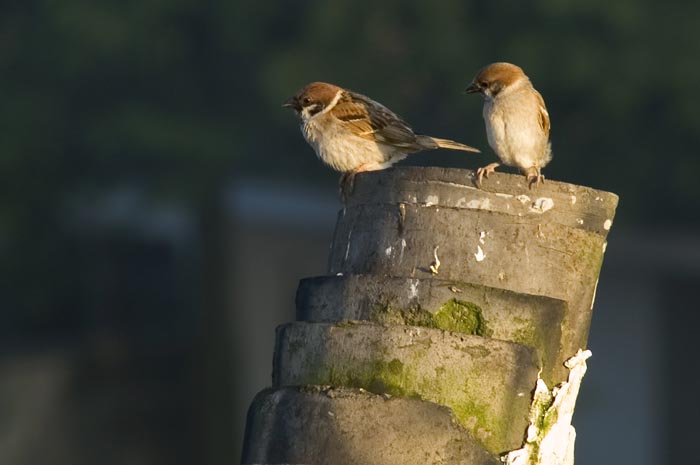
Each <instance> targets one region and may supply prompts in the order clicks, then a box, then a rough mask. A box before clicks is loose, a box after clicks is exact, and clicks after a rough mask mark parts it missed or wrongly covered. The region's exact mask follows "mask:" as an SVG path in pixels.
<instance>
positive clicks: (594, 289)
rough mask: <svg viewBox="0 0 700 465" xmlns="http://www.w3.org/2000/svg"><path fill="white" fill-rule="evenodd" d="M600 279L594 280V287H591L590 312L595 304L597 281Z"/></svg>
mask: <svg viewBox="0 0 700 465" xmlns="http://www.w3.org/2000/svg"><path fill="white" fill-rule="evenodd" d="M599 279H600V278H598V279H596V280H595V286H593V298H592V299H591V310H593V305H594V304H595V295H596V293H597V292H598V280H599Z"/></svg>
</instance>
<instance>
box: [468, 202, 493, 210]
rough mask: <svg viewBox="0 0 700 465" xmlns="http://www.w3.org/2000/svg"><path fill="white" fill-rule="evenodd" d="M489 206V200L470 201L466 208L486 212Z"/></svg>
mask: <svg viewBox="0 0 700 465" xmlns="http://www.w3.org/2000/svg"><path fill="white" fill-rule="evenodd" d="M490 206H491V201H490V200H489V199H472V200H470V201H469V202H467V208H474V209H478V210H488V209H489V207H490Z"/></svg>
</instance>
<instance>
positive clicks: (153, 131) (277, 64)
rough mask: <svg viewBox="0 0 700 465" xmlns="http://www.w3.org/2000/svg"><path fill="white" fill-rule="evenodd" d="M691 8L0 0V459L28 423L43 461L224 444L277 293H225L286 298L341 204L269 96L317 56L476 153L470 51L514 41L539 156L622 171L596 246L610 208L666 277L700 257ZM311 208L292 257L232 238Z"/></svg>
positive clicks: (318, 70) (130, 458)
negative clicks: (539, 135) (529, 87)
mask: <svg viewBox="0 0 700 465" xmlns="http://www.w3.org/2000/svg"><path fill="white" fill-rule="evenodd" d="M699 25H700V3H698V2H697V1H691V0H685V1H684V0H675V1H672V2H653V1H650V0H644V1H631V0H617V1H614V2H610V1H607V0H606V1H602V0H587V1H565V0H540V1H524V2H505V1H501V0H491V1H472V2H464V1H459V0H443V1H440V2H426V1H414V0H403V1H398V0H390V1H373V2H368V1H358V0H353V1H350V0H338V1H332V2H322V1H306V2H302V1H286V2H258V1H246V0H238V1H223V0H208V1H193V0H141V1H131V0H122V1H106V0H102V1H87V0H44V1H40V0H37V1H25V2H20V1H6V2H3V4H2V6H0V101H1V102H2V103H1V105H0V173H1V176H2V180H3V182H2V187H0V193H1V194H0V274H1V279H0V283H1V284H0V285H1V286H2V287H1V288H0V290H1V294H0V295H1V296H2V301H1V305H2V312H1V313H0V336H1V337H2V339H1V341H2V348H3V351H2V354H1V355H2V356H1V357H0V361H1V363H2V367H4V370H5V373H8V375H7V377H6V381H5V382H4V383H0V396H2V398H0V402H2V403H5V404H7V405H10V406H14V407H12V409H10V411H11V412H12V414H8V415H7V416H5V418H4V419H2V420H0V461H2V462H3V463H7V464H14V463H18V464H19V463H39V462H36V461H33V460H34V459H31V457H34V455H33V454H37V453H39V450H40V449H41V447H39V448H38V449H39V450H37V446H40V445H41V444H42V443H43V444H45V446H46V447H48V448H49V450H51V451H52V452H51V454H52V456H54V458H55V461H54V462H52V463H71V464H76V463H94V462H95V460H99V462H100V463H108V464H109V463H114V464H132V463H135V464H141V463H148V464H160V463H183V464H184V463H211V464H214V463H217V464H218V463H222V464H223V463H237V460H238V457H237V456H236V454H237V453H238V447H239V443H240V440H241V437H240V435H241V434H242V433H241V429H240V428H242V426H241V425H240V423H241V422H242V418H241V415H240V411H239V410H236V409H234V408H233V407H232V405H234V404H235V403H236V401H235V399H232V396H233V394H231V393H235V392H237V390H238V391H240V390H241V389H242V388H241V385H243V384H245V383H246V382H247V379H248V375H247V374H246V372H245V371H241V370H239V369H238V368H237V367H238V365H237V360H240V359H241V358H244V355H242V353H245V352H246V350H245V347H243V346H240V345H239V346H237V345H236V344H235V343H234V342H235V341H234V342H232V341H231V339H232V337H233V336H232V334H233V333H235V328H237V327H246V325H253V326H255V325H257V326H256V327H258V326H259V324H258V323H256V322H255V321H252V320H251V321H248V320H246V318H248V317H249V313H256V314H259V313H265V312H271V313H272V314H274V315H276V316H267V317H265V318H267V319H268V320H269V322H268V323H267V324H266V325H264V326H262V329H260V331H261V334H264V335H265V336H266V337H268V338H269V340H266V344H267V345H268V346H269V345H270V344H271V341H272V334H273V329H274V323H275V322H281V321H286V320H289V319H291V318H293V313H290V312H289V311H288V310H285V311H286V312H287V313H284V312H282V313H280V314H279V315H278V314H277V313H274V312H276V311H277V310H276V309H275V308H262V307H261V308H241V307H235V306H233V307H232V304H231V302H232V300H231V296H232V295H234V294H236V293H237V292H238V290H240V289H242V287H241V286H243V284H242V283H243V282H245V283H247V284H245V285H246V286H253V285H254V284H255V283H256V282H257V283H264V284H265V286H266V287H267V290H268V292H271V293H273V294H276V295H279V296H280V301H284V302H285V305H289V306H290V308H291V305H292V303H293V287H294V286H295V284H296V280H297V279H298V278H301V277H303V275H302V274H301V273H307V274H323V272H324V268H323V263H324V260H325V253H326V250H327V244H328V241H329V240H330V233H331V232H332V222H333V221H334V216H333V215H334V213H332V211H333V209H334V208H337V207H339V204H338V202H337V199H336V186H337V184H336V182H337V174H335V173H332V172H330V171H329V170H328V169H327V168H325V167H324V166H321V164H320V163H319V162H318V160H317V159H316V157H315V156H314V154H313V152H312V150H311V149H310V148H309V147H308V146H307V145H306V144H305V142H304V141H303V139H302V137H301V134H300V133H299V129H298V124H297V121H296V120H295V118H294V116H293V114H291V112H289V111H285V110H284V109H282V108H281V107H280V105H281V102H282V101H283V100H284V99H285V98H286V97H288V96H290V95H291V94H293V93H295V92H296V91H297V90H298V89H299V88H300V87H301V86H303V85H304V84H306V83H307V82H310V81H315V80H324V81H329V82H333V83H336V84H339V85H341V86H344V87H348V88H351V89H353V90H356V91H358V92H361V93H364V94H367V95H369V96H371V97H372V98H375V99H377V100H379V101H381V102H382V103H384V104H385V105H387V106H388V107H389V108H391V109H393V110H394V111H396V112H397V113H399V114H400V115H402V116H403V117H404V118H405V119H406V120H408V121H409V122H410V123H411V124H412V125H413V126H414V128H416V130H417V131H419V132H422V133H427V134H431V135H435V136H439V137H446V138H452V139H455V140H459V141H462V142H465V143H467V144H470V145H474V146H477V147H480V148H481V149H482V151H483V153H482V154H480V155H471V154H470V155H465V154H462V153H458V152H449V151H439V152H427V153H423V154H419V155H415V156H412V157H409V159H408V160H406V161H405V162H404V163H405V164H424V165H439V166H454V167H464V168H472V169H473V168H476V167H478V166H482V165H484V164H486V163H489V162H491V161H493V160H494V155H493V153H492V151H491V150H490V149H489V148H488V145H487V142H486V136H485V132H484V127H483V121H482V118H481V100H480V99H479V98H478V97H475V96H469V95H465V94H464V93H463V89H464V88H465V87H466V85H467V84H468V83H469V82H470V80H471V78H472V77H473V75H474V74H475V73H476V71H477V70H478V69H479V68H481V67H482V66H483V65H485V64H487V63H490V62H494V61H511V62H514V63H516V64H519V65H520V66H522V67H523V68H524V69H525V71H526V73H527V74H528V75H529V76H530V78H531V79H532V81H533V83H534V85H535V86H536V88H537V89H538V90H540V92H541V93H542V94H543V96H544V98H545V101H546V102H547V106H548V109H549V113H550V116H551V121H552V145H553V153H554V159H553V161H552V163H551V164H550V165H549V166H548V167H547V169H546V170H545V174H546V176H547V178H548V179H552V180H560V181H565V182H571V183H576V184H584V185H588V186H591V187H594V188H598V189H603V190H609V191H613V192H616V193H617V194H619V195H620V197H621V201H620V206H619V209H618V216H617V218H616V224H615V227H614V228H613V229H614V230H615V231H613V234H612V236H611V238H612V242H611V247H610V248H609V249H610V250H614V248H615V247H617V246H618V245H620V246H622V247H621V248H622V249H624V245H625V241H624V240H621V241H620V242H619V243H616V236H615V233H617V232H618V231H621V232H620V233H619V234H620V236H618V237H620V238H626V237H631V238H633V239H634V240H637V239H639V237H640V234H641V237H643V239H640V240H638V241H637V242H635V244H636V243H639V244H641V245H639V246H638V247H637V248H634V247H632V246H629V247H628V248H627V249H624V250H627V252H626V253H628V254H629V255H630V256H636V257H637V260H638V261H640V260H641V262H642V265H644V263H646V261H645V260H643V259H640V257H641V255H640V254H643V253H644V252H645V251H647V245H645V244H653V243H654V242H655V240H654V238H655V237H657V238H659V240H662V239H663V238H668V237H671V239H670V241H671V242H674V243H676V244H679V243H681V244H683V249H682V250H680V251H677V252H675V253H676V255H677V256H678V257H679V258H678V260H680V261H682V263H683V265H679V266H676V265H674V263H676V262H672V263H671V264H670V265H664V266H668V267H669V268H670V269H673V270H675V274H674V276H678V277H679V278H678V279H679V280H680V282H682V283H687V284H684V285H683V286H684V287H683V286H682V287H681V290H680V291H679V290H678V287H677V286H676V285H675V284H673V285H671V286H667V288H669V289H674V291H673V295H684V294H683V289H690V288H692V287H693V286H695V285H696V284H697V282H700V281H697V277H698V268H697V265H696V264H695V263H697V262H695V261H691V262H689V264H687V265H686V261H683V260H684V259H685V260H687V258H688V257H697V252H698V249H697V246H698V242H697V241H696V239H697V237H698V235H697V233H698V231H700V229H699V228H698V226H700V182H699V180H698V171H699V170H700V157H698V155H697V147H698V145H699V144H700V117H699V116H698V108H699V107H700V101H699V100H700V99H699V98H698V92H697V90H696V84H697V82H699V81H700V59H699V58H698V57H700V37H699V35H698V26H699ZM251 183H252V184H251ZM251 186H252V187H251ZM299 189H301V191H299ZM299 192H301V194H300V193H299ZM275 193H277V194H279V195H277V196H276V195H275ZM268 194H269V195H268ZM242 199H243V200H242ZM290 199H292V200H291V201H290ZM295 199H297V200H298V201H297V200H295ZM283 200H286V201H287V202H288V203H287V204H285V205H288V206H289V208H287V207H285V209H284V211H280V210H279V209H278V210H276V206H277V202H282V201H283ZM307 200H308V202H307ZM315 205H322V207H318V208H316V207H315ZM329 205H331V206H330V207H329ZM295 209H299V212H297V213H298V214H297V213H295V212H296V210H295ZM261 212H262V213H261ZM326 212H331V213H330V215H327V214H326ZM266 215H267V216H266ZM285 215H286V216H285ZM305 215H307V216H305ZM309 215H310V216H309ZM320 217H322V218H325V219H320V220H318V226H317V227H316V226H314V225H315V224H317V223H315V222H314V221H317V219H318V218H320ZM261 218H262V219H261ZM295 218H296V219H295ZM299 218H301V219H299ZM305 218H311V219H308V221H307V220H306V219H305ZM299 223H304V224H301V225H300V224H299ZM251 224H253V225H254V227H253V226H250V225H251ZM304 225H306V227H307V228H310V229H311V230H312V231H311V233H314V234H317V235H318V236H319V238H320V239H319V240H316V239H314V240H313V241H311V243H309V244H306V243H305V245H304V246H305V247H309V248H310V249H309V250H311V251H312V252H309V253H313V254H315V255H314V256H315V257H317V258H316V259H314V260H311V261H306V262H305V263H304V264H303V266H301V268H300V267H296V268H295V267H294V266H285V263H289V261H288V260H287V261H285V259H284V258H283V259H281V261H280V263H279V265H277V262H276V261H274V260H272V259H270V260H271V261H269V262H259V261H256V258H255V257H252V258H250V257H249V258H246V259H245V260H243V258H242V256H243V255H244V252H245V250H247V249H248V248H247V247H246V246H245V243H243V245H242V246H241V245H240V244H241V242H240V241H241V240H243V239H241V238H245V237H248V236H246V234H248V232H247V231H249V230H250V231H252V230H255V231H258V232H257V233H255V234H254V235H255V236H256V237H257V238H260V237H266V238H268V240H269V241H270V242H274V243H275V244H277V245H279V244H287V245H286V246H280V249H279V254H281V255H280V256H282V257H284V256H285V255H284V254H285V253H290V252H289V248H290V245H289V244H293V242H292V241H293V239H292V238H293V237H296V236H295V234H300V235H301V236H305V235H306V236H307V237H314V238H315V237H316V236H314V235H313V234H311V235H310V236H309V235H308V234H307V233H305V232H302V233H299V231H304V229H303V228H304ZM250 228H253V229H250ZM256 228H257V229H256ZM286 231H289V232H286ZM265 234H267V235H265ZM626 234H627V235H626ZM678 237H681V238H682V240H681V241H678V240H675V239H674V238H678ZM236 238H238V239H236ZM635 238H636V239H635ZM285 240H287V241H289V242H288V243H285V242H284V241H285ZM236 241H238V242H236ZM630 243H631V242H630ZM237 244H238V245H237ZM241 247H242V248H241ZM610 250H609V253H610ZM655 250H656V249H655ZM236 251H238V252H236ZM652 256H653V257H657V258H658V257H662V258H658V259H659V260H662V259H667V258H668V256H667V255H664V252H663V251H657V252H654V253H650V255H649V257H650V258H649V263H656V262H654V261H653V257H652ZM251 260H252V261H254V262H255V263H253V264H252V265H251ZM300 262H304V259H303V257H302V258H299V259H298V260H296V261H294V263H297V264H298V263H300ZM618 263H621V265H620V267H619V268H618V269H619V270H620V273H621V274H624V263H625V260H624V257H623V258H621V259H620V261H619V262H618ZM635 263H636V262H635ZM664 263H667V262H664ZM679 263H680V262H679ZM246 266H250V267H252V268H246ZM304 266H306V268H304ZM647 266H651V265H649V264H648V263H647ZM651 267H652V268H653V267H654V266H651ZM241 269H255V270H258V271H256V274H255V275H254V276H255V279H252V278H251V277H250V275H249V274H248V275H246V276H245V277H244V278H241V271H240V270H241ZM664 269H666V268H664ZM244 274H245V273H244ZM245 279H248V281H245ZM603 282H604V281H603V278H601V284H603ZM278 283H282V284H280V285H282V286H284V287H283V289H284V290H283V291H280V290H278V288H277V287H275V286H276V285H277V284H278ZM673 283H676V281H673ZM607 286H608V288H609V289H612V288H614V287H615V282H609V283H607ZM688 295H691V293H688ZM599 302H600V301H599ZM681 303H682V302H681ZM599 304H600V305H604V304H603V303H599ZM661 308H663V307H661ZM280 315H281V316H280ZM691 318H695V319H694V320H691ZM696 319H697V317H691V316H687V315H685V314H684V316H682V318H681V320H680V321H681V322H685V321H688V322H690V321H692V322H693V323H694V322H695V321H696ZM652 326H653V325H652ZM251 327H252V326H251ZM231 328H234V329H233V330H231ZM248 329H250V328H248ZM652 329H654V330H655V331H656V332H655V333H654V334H664V333H663V332H661V333H658V332H659V331H660V329H663V328H658V327H655V326H653V328H652ZM595 331H596V326H595V322H594V327H593V330H592V338H593V337H594V336H595ZM270 350H271V348H270ZM679 352H680V349H679ZM594 354H595V347H594ZM264 355H265V357H262V358H261V359H260V360H261V361H260V362H256V366H258V365H259V366H262V368H261V369H262V370H263V371H264V372H266V373H269V371H270V369H271V363H270V359H269V358H266V354H264ZM632 356H633V355H632ZM241 363H242V362H241ZM44 378H45V379H44ZM644 379H646V378H644ZM610 382H611V383H613V382H614V380H610ZM47 383H48V384H47ZM51 383H55V384H51ZM253 385H255V383H253ZM40 386H48V387H46V388H45V392H44V391H37V392H35V391H34V390H32V389H34V388H36V389H39V387H40ZM55 386H59V387H60V390H59V391H56V388H55ZM251 389H252V388H251ZM584 390H585V384H584ZM253 391H254V390H253ZM245 392H246V394H245V396H248V391H247V390H246V391H245ZM32 396H35V397H32ZM52 396H54V397H52ZM245 396H244V397H245ZM23 399H24V400H23ZM36 399H44V400H43V401H42V402H44V403H41V402H38V401H36ZM249 400H250V399H249V397H245V398H244V400H243V402H244V403H246V402H249ZM22 402H25V403H22ZM42 405H43V406H45V410H41V412H44V413H36V412H39V410H37V409H39V406H42ZM25 407H26V408H27V409H30V410H31V408H34V410H32V411H35V413H36V418H37V419H36V420H35V423H31V422H30V423H26V422H27V421H28V420H26V418H28V414H27V413H26V412H27V410H25ZM46 412H49V413H46ZM42 415H43V416H42ZM47 418H50V420H47ZM67 419H68V420H67ZM23 421H24V423H23ZM234 423H235V425H234V426H232V425H233V424H234ZM23 425H24V426H23ZM22 428H24V429H22ZM18 431H19V432H18ZM22 431H23V432H22ZM57 431H58V432H60V434H58V436H56V434H57ZM49 438H52V439H49ZM46 441H48V443H47V442H46ZM659 441H660V442H659V446H658V450H662V451H663V450H666V449H665V447H667V448H668V449H671V446H669V444H671V442H669V441H667V440H665V439H664V440H661V439H660V440H659ZM47 444H48V445H47ZM676 450H678V449H677V448H676ZM44 452H45V450H44ZM43 463H49V462H47V461H43ZM581 463H584V462H581ZM590 463H595V462H590ZM618 463H620V462H618ZM636 463H640V462H636ZM669 463H670V462H669Z"/></svg>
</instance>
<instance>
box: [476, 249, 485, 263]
mask: <svg viewBox="0 0 700 465" xmlns="http://www.w3.org/2000/svg"><path fill="white" fill-rule="evenodd" d="M474 258H476V261H477V262H481V261H484V258H486V254H485V253H484V251H483V250H481V246H480V245H477V246H476V253H475V254H474Z"/></svg>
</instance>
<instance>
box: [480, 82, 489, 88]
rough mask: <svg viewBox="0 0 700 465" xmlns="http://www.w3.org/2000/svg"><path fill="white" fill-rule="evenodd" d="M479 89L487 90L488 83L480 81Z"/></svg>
mask: <svg viewBox="0 0 700 465" xmlns="http://www.w3.org/2000/svg"><path fill="white" fill-rule="evenodd" d="M479 87H481V88H482V89H487V88H488V87H489V83H488V82H486V81H481V82H480V83H479Z"/></svg>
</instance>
